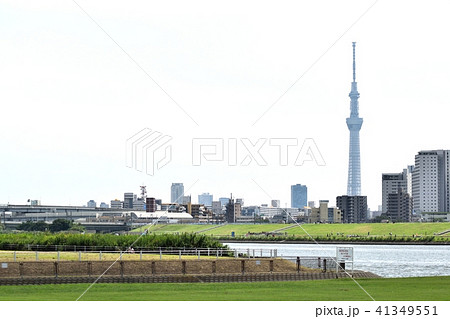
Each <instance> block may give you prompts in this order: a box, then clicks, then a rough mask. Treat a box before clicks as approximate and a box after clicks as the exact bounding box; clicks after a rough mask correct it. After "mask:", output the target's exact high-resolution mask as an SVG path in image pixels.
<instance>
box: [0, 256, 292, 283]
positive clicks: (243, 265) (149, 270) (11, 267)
mask: <svg viewBox="0 0 450 319" xmlns="http://www.w3.org/2000/svg"><path fill="white" fill-rule="evenodd" d="M1 266H2V267H0V278H11V277H13V278H14V277H16V278H27V277H55V278H56V277H77V276H87V277H91V276H94V277H98V276H100V275H101V274H103V273H104V275H106V276H120V277H124V276H152V275H186V274H245V273H274V272H275V273H276V272H284V273H285V272H291V271H292V272H295V270H296V266H295V264H294V263H291V262H289V261H286V260H282V259H262V260H258V259H213V260H155V261H117V262H116V263H114V264H113V262H112V261H59V262H57V261H27V262H2V263H1Z"/></svg>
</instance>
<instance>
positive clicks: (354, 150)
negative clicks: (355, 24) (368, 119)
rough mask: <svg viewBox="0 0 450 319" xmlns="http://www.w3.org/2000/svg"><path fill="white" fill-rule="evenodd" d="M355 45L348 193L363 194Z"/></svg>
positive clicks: (349, 194)
mask: <svg viewBox="0 0 450 319" xmlns="http://www.w3.org/2000/svg"><path fill="white" fill-rule="evenodd" d="M355 46H356V42H353V82H352V90H351V91H350V94H349V95H348V96H349V97H350V117H348V118H347V127H348V129H349V131H350V147H349V157H348V181H347V195H348V196H359V195H361V160H360V147H359V131H360V130H361V126H362V123H363V119H362V118H360V117H359V102H358V99H359V92H358V88H357V83H356V66H355Z"/></svg>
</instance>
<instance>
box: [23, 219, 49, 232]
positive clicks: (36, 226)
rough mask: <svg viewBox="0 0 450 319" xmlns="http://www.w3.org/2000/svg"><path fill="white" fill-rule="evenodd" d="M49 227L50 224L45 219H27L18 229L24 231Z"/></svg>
mask: <svg viewBox="0 0 450 319" xmlns="http://www.w3.org/2000/svg"><path fill="white" fill-rule="evenodd" d="M48 227H49V225H48V224H47V223H46V222H44V221H38V222H32V221H27V222H25V223H22V224H20V225H19V227H17V229H18V230H24V231H46V230H47V229H48Z"/></svg>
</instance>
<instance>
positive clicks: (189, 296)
mask: <svg viewBox="0 0 450 319" xmlns="http://www.w3.org/2000/svg"><path fill="white" fill-rule="evenodd" d="M358 283H359V284H360V285H361V286H362V287H363V288H364V289H365V290H366V291H367V292H368V293H369V294H370V295H371V296H372V297H373V298H374V299H375V300H377V301H448V300H450V289H448V287H449V285H450V277H421V278H389V279H388V278H381V279H359V280H358ZM88 287H89V284H64V285H35V286H0V300H1V301H7V300H9V301H13V300H22V301H31V300H39V301H44V300H46V301H57V300H76V299H77V298H78V297H79V296H80V295H81V294H82V293H83V292H84V291H85V290H86V289H87V288H88ZM80 300H85V301H87V300H96V301H114V300H128V301H296V300H297V301H369V300H371V299H370V297H369V296H368V295H367V294H366V293H365V292H364V291H363V290H362V289H361V288H359V287H358V286H357V285H356V283H355V282H354V281H353V280H351V279H336V280H316V281H284V282H253V283H189V284H95V285H94V286H93V287H92V288H91V289H90V290H89V291H88V292H87V293H86V294H85V295H84V296H83V297H82V298H81V299H80Z"/></svg>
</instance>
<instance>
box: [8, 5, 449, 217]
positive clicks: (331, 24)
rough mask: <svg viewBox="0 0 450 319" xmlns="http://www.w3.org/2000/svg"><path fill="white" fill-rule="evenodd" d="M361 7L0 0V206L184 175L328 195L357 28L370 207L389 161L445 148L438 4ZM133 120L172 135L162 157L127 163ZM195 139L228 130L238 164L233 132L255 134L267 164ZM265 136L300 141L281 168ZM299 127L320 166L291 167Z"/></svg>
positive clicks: (263, 191) (445, 40)
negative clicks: (144, 167)
mask: <svg viewBox="0 0 450 319" xmlns="http://www.w3.org/2000/svg"><path fill="white" fill-rule="evenodd" d="M77 3H78V5H79V6H80V7H81V8H82V9H83V10H84V11H86V12H87V13H88V14H89V15H90V16H91V17H92V19H94V20H95V22H96V23H98V25H100V26H101V28H103V29H104V30H105V31H106V32H107V33H108V34H109V36H110V37H111V38H112V39H113V40H114V41H115V42H117V44H119V45H120V47H121V48H122V49H123V50H124V51H125V52H127V53H128V55H129V56H130V57H131V58H132V59H133V60H134V61H136V62H137V64H138V65H139V66H140V67H141V68H142V69H144V70H145V71H146V72H147V73H148V74H149V75H150V76H151V77H152V78H153V79H154V80H155V81H156V82H157V83H158V84H159V85H160V86H161V87H162V88H163V89H164V90H165V91H166V92H167V93H168V94H169V95H170V97H171V98H172V99H173V100H175V101H176V102H177V103H178V105H177V104H175V103H174V102H173V101H172V100H171V99H170V98H169V97H168V96H167V95H166V94H165V93H164V92H163V91H162V90H161V88H159V87H158V86H157V85H156V84H155V83H154V82H153V81H152V80H151V79H150V78H149V77H148V76H147V75H146V74H145V73H144V72H143V70H142V69H140V68H139V67H138V66H137V65H136V64H135V63H134V62H133V60H132V59H131V58H130V57H129V56H127V54H125V53H124V51H122V49H121V48H119V47H118V45H117V44H116V43H114V41H113V40H112V39H111V38H109V37H108V36H107V35H106V34H105V32H104V31H102V29H101V28H100V27H99V26H97V25H96V24H95V23H94V22H93V21H92V20H91V19H90V18H89V17H88V16H87V15H86V13H85V12H83V10H82V9H80V7H79V6H77ZM373 4H374V1H372V0H371V1H361V0H359V1H225V2H224V1H220V2H219V1H86V0H77V2H76V3H75V2H73V1H70V0H67V1H61V0H55V1H17V0H14V1H2V2H1V4H0V107H1V110H2V113H1V124H0V136H1V139H0V150H1V156H0V165H1V166H0V167H1V170H0V203H8V202H9V203H14V204H25V203H26V201H27V199H29V198H31V199H40V200H41V201H42V203H43V204H71V205H85V204H86V202H87V201H88V200H90V199H94V200H96V201H97V202H98V203H99V202H101V201H105V202H108V203H109V201H110V200H111V199H114V198H123V193H124V192H130V191H131V192H135V193H138V192H139V185H141V184H142V183H144V184H145V185H147V188H148V193H149V195H150V196H154V197H157V198H162V199H163V200H164V201H169V200H170V185H171V183H172V182H182V183H184V185H185V189H186V191H187V193H189V194H192V195H193V197H194V200H195V201H196V200H197V195H198V194H200V193H203V192H209V193H212V194H214V198H215V199H217V198H218V197H223V196H227V195H229V193H231V192H232V193H233V195H234V196H235V197H242V198H244V200H245V204H246V205H250V204H261V203H270V199H279V200H280V201H281V203H282V205H283V206H284V205H285V204H287V205H288V206H290V185H292V184H297V183H300V184H305V185H307V186H308V199H309V200H315V201H316V202H317V201H318V200H320V199H329V200H330V202H331V204H332V205H334V203H335V197H336V196H337V195H342V194H345V193H346V189H347V169H348V142H349V132H348V129H347V127H346V124H345V118H346V117H347V116H349V113H350V111H349V103H350V100H349V97H348V93H349V91H350V83H351V80H352V41H356V42H357V52H356V54H357V81H358V89H359V92H360V94H361V97H360V116H361V117H363V118H364V124H363V126H362V129H361V132H360V136H361V164H362V192H363V195H367V196H368V201H369V207H370V208H371V209H376V208H377V205H379V204H381V173H383V172H400V171H401V170H402V169H403V168H405V167H406V166H407V165H408V164H413V163H414V155H415V154H416V153H417V152H418V151H420V150H422V149H450V140H449V128H448V123H449V117H448V114H449V113H448V112H447V110H448V109H449V107H450V62H449V57H450V45H449V41H450V36H449V31H448V30H450V19H449V18H448V17H449V14H450V4H449V2H448V1H429V2H426V1H386V0H380V1H378V2H376V3H375V5H373ZM372 5H373V7H372V8H371V9H370V10H369V11H368V12H366V11H367V9H368V8H369V7H371V6H372ZM365 12H366V13H365ZM364 13H365V14H364ZM363 14H364V15H363ZM362 15H363V16H362ZM361 16H362V17H361ZM355 22H356V23H355ZM349 28H350V29H349ZM336 41H337V42H336ZM334 43H335V44H334ZM333 44H334V45H333ZM324 53H325V54H324ZM322 55H323V56H322ZM321 56H322V57H321ZM320 57H321V58H320ZM319 58H320V59H319ZM316 62H317V63H316ZM305 71H307V72H306V73H305ZM297 80H298V82H297V83H296V84H295V85H294V86H293V87H292V88H291V89H290V90H289V91H288V92H287V93H286V94H285V95H284V96H283V97H282V98H281V99H280V100H279V101H278V102H277V103H276V104H275V105H274V106H273V107H272V108H271V109H270V110H269V111H268V112H267V113H265V115H264V116H263V117H262V118H261V119H260V120H259V121H258V122H257V123H256V124H255V125H253V123H254V122H255V121H256V120H257V119H258V118H260V116H261V115H262V114H263V113H264V112H265V111H266V110H267V109H268V108H269V107H270V106H271V105H272V104H273V103H274V102H275V101H276V100H277V99H278V98H279V97H280V96H281V95H282V94H283V93H284V92H285V91H286V90H287V89H288V88H289V87H291V86H292V84H294V83H295V82H296V81H297ZM181 108H182V109H183V110H184V111H185V112H186V113H187V114H188V115H189V116H190V117H191V118H192V119H194V121H195V122H197V123H198V125H196V124H195V123H194V121H192V120H191V118H190V117H189V116H187V115H186V113H185V112H184V111H183V110H181ZM143 128H150V129H152V130H156V131H159V132H162V133H164V134H167V135H169V136H171V137H172V138H173V139H172V140H171V142H170V145H171V147H172V161H171V162H170V163H169V164H167V165H166V166H165V167H163V168H161V169H160V170H157V171H156V172H155V174H154V176H149V175H147V174H145V173H142V172H139V171H137V170H136V169H133V168H129V167H127V166H126V147H125V142H126V140H127V139H128V138H129V137H131V136H133V135H134V134H135V133H137V132H138V131H140V130H141V129H143ZM193 138H223V139H224V141H225V145H227V141H228V139H230V138H236V139H238V141H239V143H238V144H239V145H238V154H237V156H238V162H240V161H241V160H242V159H243V158H244V157H245V155H246V153H245V148H243V147H242V144H241V142H240V139H249V140H251V141H254V142H256V141H257V140H258V139H260V138H266V139H267V142H266V144H265V145H264V147H263V148H262V149H261V154H262V156H264V158H265V159H266V160H267V162H268V165H267V166H262V167H261V166H258V165H256V163H255V161H253V162H252V163H250V164H249V165H248V166H240V165H237V166H233V167H230V166H228V164H227V162H226V161H224V162H220V161H219V162H203V163H202V165H201V166H193V165H192V139H193ZM273 138H296V139H298V141H299V146H297V147H292V148H290V149H289V158H288V159H289V162H288V165H287V166H280V165H279V163H278V160H277V158H278V149H277V148H276V147H274V146H270V145H269V139H273ZM306 138H312V139H314V141H315V143H316V145H317V147H318V148H319V150H320V152H321V154H322V156H323V158H324V160H325V162H326V165H325V166H317V165H316V164H315V163H314V162H311V161H310V162H305V164H304V165H303V166H294V161H295V158H296V156H297V153H298V152H299V150H300V145H301V144H302V143H303V141H304V140H305V139H306ZM225 151H227V150H225ZM227 154H228V153H225V156H227ZM192 185H193V186H192ZM191 186H192V187H191Z"/></svg>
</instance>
